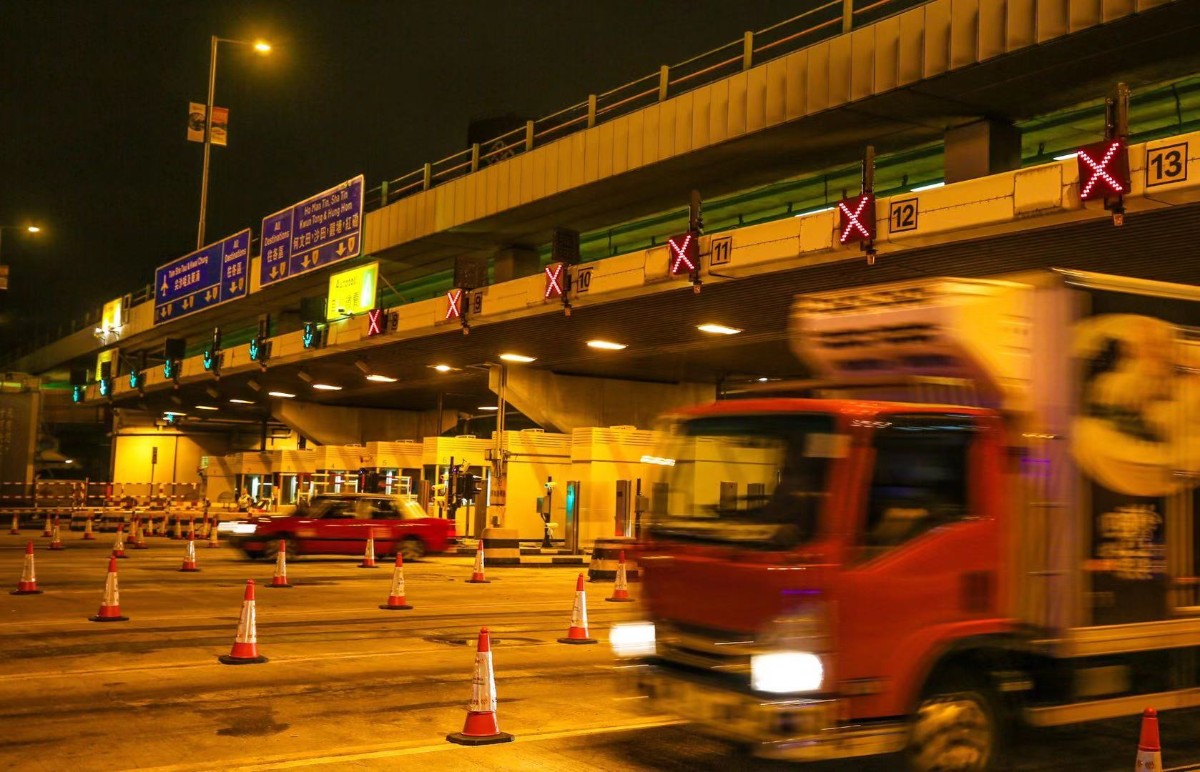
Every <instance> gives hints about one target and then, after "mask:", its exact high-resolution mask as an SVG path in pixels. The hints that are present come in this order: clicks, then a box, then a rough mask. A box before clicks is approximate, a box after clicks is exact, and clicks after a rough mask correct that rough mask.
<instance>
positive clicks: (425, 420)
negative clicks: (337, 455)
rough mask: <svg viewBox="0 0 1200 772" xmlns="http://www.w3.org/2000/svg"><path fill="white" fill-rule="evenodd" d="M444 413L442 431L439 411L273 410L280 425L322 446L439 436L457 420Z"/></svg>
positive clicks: (302, 406)
mask: <svg viewBox="0 0 1200 772" xmlns="http://www.w3.org/2000/svg"><path fill="white" fill-rule="evenodd" d="M444 413H445V414H444V415H443V416H442V423H443V425H442V426H441V427H439V426H438V425H437V423H438V411H436V410H426V411H417V410H384V409H379V408H358V407H335V406H332V405H315V404H312V403H306V402H292V401H290V400H287V401H282V402H280V403H279V404H278V405H276V406H275V407H274V408H273V409H272V414H273V415H274V417H275V418H276V419H277V420H278V421H280V422H282V423H283V424H285V425H286V426H287V427H288V428H289V429H291V430H292V431H294V432H296V433H297V434H299V435H300V436H301V437H305V438H307V439H309V440H311V441H312V442H315V443H317V444H319V445H353V444H356V443H364V442H390V441H392V440H420V439H423V438H425V437H433V436H437V435H439V434H441V433H442V431H444V430H445V429H448V428H450V427H451V426H454V424H455V422H457V420H458V415H457V414H456V413H455V412H454V411H453V410H447V411H444Z"/></svg>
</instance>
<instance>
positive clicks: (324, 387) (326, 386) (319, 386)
mask: <svg viewBox="0 0 1200 772" xmlns="http://www.w3.org/2000/svg"><path fill="white" fill-rule="evenodd" d="M312 386H313V388H314V389H316V390H317V391H341V390H342V387H341V386H334V385H333V384H332V383H314V384H313V385H312Z"/></svg>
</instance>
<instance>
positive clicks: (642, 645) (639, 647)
mask: <svg viewBox="0 0 1200 772" xmlns="http://www.w3.org/2000/svg"><path fill="white" fill-rule="evenodd" d="M608 642H609V643H610V644H611V645H612V650H613V653H614V654H616V655H617V656H618V657H649V656H652V655H653V654H654V652H655V647H654V624H653V623H651V622H627V623H624V624H617V625H613V626H612V629H611V630H609V633H608Z"/></svg>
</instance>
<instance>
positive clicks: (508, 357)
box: [500, 354, 536, 364]
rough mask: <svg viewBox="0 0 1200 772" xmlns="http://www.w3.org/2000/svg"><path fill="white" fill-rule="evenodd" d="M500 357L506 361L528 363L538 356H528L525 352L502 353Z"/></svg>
mask: <svg viewBox="0 0 1200 772" xmlns="http://www.w3.org/2000/svg"><path fill="white" fill-rule="evenodd" d="M500 358H501V359H503V360H504V361H505V362H521V363H522V364H528V363H529V362H532V361H534V360H535V359H536V357H527V356H525V355H524V354H501V355H500Z"/></svg>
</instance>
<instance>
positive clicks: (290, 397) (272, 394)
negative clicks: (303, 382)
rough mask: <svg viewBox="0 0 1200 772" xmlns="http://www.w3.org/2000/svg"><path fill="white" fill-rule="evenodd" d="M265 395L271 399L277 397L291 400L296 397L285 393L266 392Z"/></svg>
mask: <svg viewBox="0 0 1200 772" xmlns="http://www.w3.org/2000/svg"><path fill="white" fill-rule="evenodd" d="M267 394H270V395H271V396H272V397H279V398H280V399H292V398H293V397H295V396H296V395H295V394H288V393H287V392H286V391H268V392H267Z"/></svg>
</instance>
